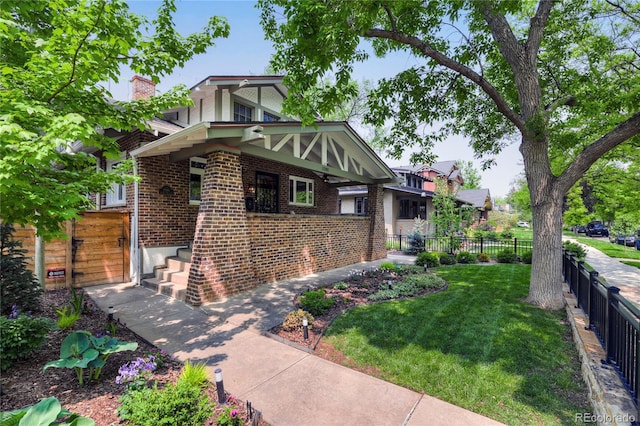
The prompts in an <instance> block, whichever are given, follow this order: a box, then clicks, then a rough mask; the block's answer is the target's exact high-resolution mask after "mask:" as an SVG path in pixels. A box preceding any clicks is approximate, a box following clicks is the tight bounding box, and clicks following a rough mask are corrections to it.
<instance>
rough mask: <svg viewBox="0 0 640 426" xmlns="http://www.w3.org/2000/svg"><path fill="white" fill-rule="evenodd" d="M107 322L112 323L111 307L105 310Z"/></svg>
mask: <svg viewBox="0 0 640 426" xmlns="http://www.w3.org/2000/svg"><path fill="white" fill-rule="evenodd" d="M107 320H108V321H109V322H113V306H109V308H108V309H107Z"/></svg>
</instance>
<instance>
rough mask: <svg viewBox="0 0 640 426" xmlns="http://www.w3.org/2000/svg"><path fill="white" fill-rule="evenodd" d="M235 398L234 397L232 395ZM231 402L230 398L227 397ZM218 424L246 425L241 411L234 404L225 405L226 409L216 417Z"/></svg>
mask: <svg viewBox="0 0 640 426" xmlns="http://www.w3.org/2000/svg"><path fill="white" fill-rule="evenodd" d="M230 398H233V397H230ZM233 401H235V399H234V400H233ZM227 402H229V399H227ZM216 425H217V426H242V425H244V420H243V419H242V416H241V415H240V411H238V409H237V408H235V407H234V406H233V405H231V406H228V407H225V408H224V410H222V412H221V413H220V414H219V415H218V417H217V418H216Z"/></svg>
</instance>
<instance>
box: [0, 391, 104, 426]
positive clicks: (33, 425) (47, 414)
mask: <svg viewBox="0 0 640 426" xmlns="http://www.w3.org/2000/svg"><path fill="white" fill-rule="evenodd" d="M0 424H1V425H2V426H49V425H58V426H66V425H68V426H95V424H96V423H95V422H94V421H93V420H91V419H90V418H88V417H82V416H79V415H78V414H75V413H72V412H70V411H69V410H65V409H64V408H62V406H61V405H60V402H59V401H58V400H57V399H56V398H54V397H49V398H45V399H43V400H42V401H40V402H38V403H37V404H36V405H33V406H30V407H25V408H21V409H19V410H13V411H4V412H2V413H1V414H0Z"/></svg>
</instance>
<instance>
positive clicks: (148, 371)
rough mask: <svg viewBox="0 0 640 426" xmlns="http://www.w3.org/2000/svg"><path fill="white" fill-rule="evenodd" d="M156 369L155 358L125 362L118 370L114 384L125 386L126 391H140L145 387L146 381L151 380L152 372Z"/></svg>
mask: <svg viewBox="0 0 640 426" xmlns="http://www.w3.org/2000/svg"><path fill="white" fill-rule="evenodd" d="M157 368H158V366H157V364H156V363H155V358H154V357H153V356H149V358H147V359H144V358H140V357H138V358H136V359H135V360H134V361H131V362H127V363H126V364H124V365H123V366H121V367H120V368H119V369H118V377H116V384H118V385H126V386H127V389H129V388H136V389H141V388H143V387H146V385H147V381H148V380H149V379H150V378H151V375H152V374H153V372H154V371H155V370H156V369H157Z"/></svg>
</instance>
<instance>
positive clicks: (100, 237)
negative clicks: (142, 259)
mask: <svg viewBox="0 0 640 426" xmlns="http://www.w3.org/2000/svg"><path fill="white" fill-rule="evenodd" d="M72 227H73V230H72V237H71V277H72V282H73V285H74V286H76V287H83V286H88V285H97V284H111V283H120V282H125V281H129V214H128V213H122V212H101V211H100V212H87V213H84V214H82V218H81V219H77V220H74V221H73V224H72Z"/></svg>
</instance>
